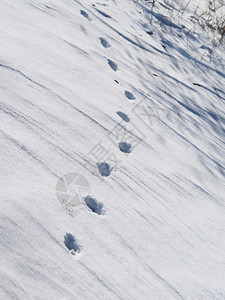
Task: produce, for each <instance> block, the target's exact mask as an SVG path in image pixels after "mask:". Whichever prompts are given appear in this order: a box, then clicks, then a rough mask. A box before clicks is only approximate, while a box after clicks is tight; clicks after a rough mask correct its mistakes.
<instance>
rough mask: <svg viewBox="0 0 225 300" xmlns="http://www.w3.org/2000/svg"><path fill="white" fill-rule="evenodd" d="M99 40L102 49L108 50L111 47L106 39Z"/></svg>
mask: <svg viewBox="0 0 225 300" xmlns="http://www.w3.org/2000/svg"><path fill="white" fill-rule="evenodd" d="M99 40H100V42H101V44H102V46H103V47H104V48H110V47H111V45H110V43H109V42H108V41H107V40H106V39H104V38H103V37H100V38H99Z"/></svg>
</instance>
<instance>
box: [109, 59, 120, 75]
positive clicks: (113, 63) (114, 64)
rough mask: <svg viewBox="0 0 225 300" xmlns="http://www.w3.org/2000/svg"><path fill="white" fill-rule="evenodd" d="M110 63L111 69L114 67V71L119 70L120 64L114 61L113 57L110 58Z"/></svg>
mask: <svg viewBox="0 0 225 300" xmlns="http://www.w3.org/2000/svg"><path fill="white" fill-rule="evenodd" d="M108 65H109V66H110V68H111V69H113V71H115V72H116V71H117V70H118V65H117V63H115V62H114V61H112V60H111V59H108Z"/></svg>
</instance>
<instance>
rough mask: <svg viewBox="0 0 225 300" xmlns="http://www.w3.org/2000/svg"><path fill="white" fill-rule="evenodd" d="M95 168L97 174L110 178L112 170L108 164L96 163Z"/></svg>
mask: <svg viewBox="0 0 225 300" xmlns="http://www.w3.org/2000/svg"><path fill="white" fill-rule="evenodd" d="M97 167H98V170H99V173H100V174H101V175H102V176H104V177H108V176H110V174H111V172H112V168H111V167H110V165H109V164H107V163H105V162H102V163H97Z"/></svg>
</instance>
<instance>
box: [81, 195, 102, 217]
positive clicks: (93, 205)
mask: <svg viewBox="0 0 225 300" xmlns="http://www.w3.org/2000/svg"><path fill="white" fill-rule="evenodd" d="M84 201H85V203H86V205H87V206H88V208H89V209H90V210H91V211H92V212H93V213H96V214H98V215H102V214H104V206H103V204H102V203H100V202H98V201H97V200H96V199H94V198H92V197H90V196H87V197H86V198H85V199H84Z"/></svg>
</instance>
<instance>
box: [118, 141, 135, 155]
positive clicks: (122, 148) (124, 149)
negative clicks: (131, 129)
mask: <svg viewBox="0 0 225 300" xmlns="http://www.w3.org/2000/svg"><path fill="white" fill-rule="evenodd" d="M119 148H120V151H121V152H124V153H131V149H132V146H131V144H129V143H126V142H121V143H119Z"/></svg>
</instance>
